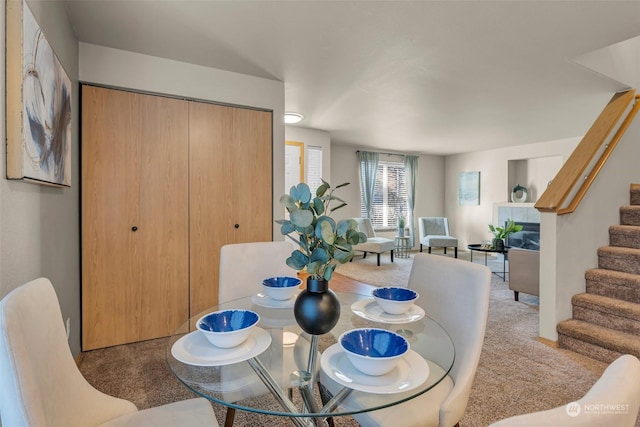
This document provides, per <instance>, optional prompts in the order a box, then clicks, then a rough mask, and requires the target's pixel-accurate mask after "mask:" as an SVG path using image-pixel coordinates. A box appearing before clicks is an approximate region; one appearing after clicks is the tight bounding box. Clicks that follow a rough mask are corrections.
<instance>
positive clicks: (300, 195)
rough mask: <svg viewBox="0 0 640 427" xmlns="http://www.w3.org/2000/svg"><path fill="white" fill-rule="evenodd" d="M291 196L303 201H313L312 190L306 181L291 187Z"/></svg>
mask: <svg viewBox="0 0 640 427" xmlns="http://www.w3.org/2000/svg"><path fill="white" fill-rule="evenodd" d="M291 197H293V198H294V199H295V200H298V201H300V202H301V203H309V202H310V201H311V190H310V189H309V186H308V185H307V184H305V183H304V182H301V183H300V184H298V185H296V186H295V187H292V188H291Z"/></svg>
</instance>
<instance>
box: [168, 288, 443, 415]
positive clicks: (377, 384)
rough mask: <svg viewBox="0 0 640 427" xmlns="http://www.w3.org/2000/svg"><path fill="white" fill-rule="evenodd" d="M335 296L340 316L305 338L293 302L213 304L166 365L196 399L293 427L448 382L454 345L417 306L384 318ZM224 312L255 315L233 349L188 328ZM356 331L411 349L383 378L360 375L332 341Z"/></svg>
mask: <svg viewBox="0 0 640 427" xmlns="http://www.w3.org/2000/svg"><path fill="white" fill-rule="evenodd" d="M336 294H337V296H338V298H339V300H340V304H341V310H340V319H339V321H338V323H337V324H336V326H335V327H334V328H333V329H332V330H331V332H329V333H327V334H325V335H321V336H317V335H308V334H306V333H305V332H303V331H302V330H301V329H300V327H299V326H298V325H297V323H296V320H295V318H294V315H293V303H294V300H295V297H294V298H292V299H291V300H286V301H275V300H271V299H270V298H269V297H267V296H266V295H264V294H262V293H258V294H255V295H253V296H251V297H245V298H240V299H236V300H233V301H229V302H227V303H224V304H220V305H217V306H214V307H211V308H210V309H208V310H205V311H203V312H202V313H199V314H197V315H195V316H193V317H192V318H191V319H189V320H188V321H187V322H185V323H184V324H183V325H182V326H181V328H179V329H178V331H176V333H175V334H174V335H173V336H172V337H171V338H170V340H169V344H168V347H167V352H166V358H167V363H168V365H169V368H170V370H171V372H172V373H173V374H174V375H175V376H176V378H177V379H178V380H179V381H180V382H181V383H182V384H184V385H185V386H186V387H187V388H189V389H190V390H191V391H193V392H195V393H196V394H198V395H200V396H203V397H205V398H207V399H209V400H211V401H214V402H217V403H219V404H222V405H225V406H227V407H229V408H234V409H237V410H243V411H250V412H255V413H262V414H268V415H276V416H282V417H289V418H290V420H291V421H292V422H293V424H294V425H296V426H298V427H302V426H319V425H325V420H326V419H328V418H332V417H339V416H346V415H353V414H356V413H361V412H368V411H374V410H376V409H381V408H386V407H390V406H393V405H397V404H399V403H402V402H405V401H408V400H410V399H413V398H415V397H416V396H419V395H421V394H423V393H425V392H427V391H428V390H430V389H432V388H433V387H434V386H436V385H437V384H438V383H439V382H440V381H442V380H443V379H444V378H445V377H446V375H447V374H448V372H449V370H450V369H451V367H452V365H453V361H454V358H455V351H454V346H453V342H452V341H451V338H450V337H449V335H448V334H447V332H446V331H445V330H444V329H443V328H442V327H441V326H440V325H439V324H438V323H437V322H435V321H434V320H433V319H431V318H429V316H428V313H425V312H424V310H423V309H422V308H420V307H419V306H417V305H413V306H412V308H411V309H410V310H409V311H408V312H406V313H405V314H400V315H389V314H386V313H384V312H383V311H382V310H381V309H380V308H379V307H378V305H377V303H376V302H375V300H374V299H373V297H371V296H370V295H360V294H355V293H347V292H336ZM423 297H426V296H423ZM224 309H249V310H253V311H255V312H257V313H258V314H259V315H260V322H259V323H258V326H257V327H255V328H254V330H253V331H252V333H251V335H250V336H249V338H248V339H247V340H246V341H245V342H244V343H242V344H240V345H239V346H237V347H234V348H231V349H220V348H217V347H215V346H213V345H212V344H210V343H209V342H208V341H207V340H206V338H205V337H204V336H203V334H202V333H201V332H199V331H197V330H194V329H195V328H194V325H195V322H196V321H197V320H198V319H199V318H200V317H201V316H203V315H204V314H206V313H210V312H213V311H217V310H224ZM355 328H381V329H387V330H392V331H394V332H397V333H399V334H401V335H403V336H404V337H405V338H406V339H407V340H408V342H409V345H410V351H409V352H408V353H407V354H406V355H405V356H404V357H403V358H402V359H401V360H400V362H399V363H398V365H397V366H396V367H395V368H394V369H393V370H392V371H390V372H389V373H387V374H384V375H381V376H369V375H365V374H362V373H361V372H360V371H358V369H357V368H356V367H354V366H353V365H352V364H351V362H350V361H349V360H348V359H347V357H346V355H345V354H344V352H343V350H342V349H341V348H340V346H339V344H338V338H339V336H340V335H341V334H342V333H344V332H346V331H349V330H351V329H355Z"/></svg>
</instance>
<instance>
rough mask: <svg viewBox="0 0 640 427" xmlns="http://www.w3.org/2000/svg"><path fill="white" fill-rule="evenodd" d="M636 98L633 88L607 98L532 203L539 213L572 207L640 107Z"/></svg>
mask: <svg viewBox="0 0 640 427" xmlns="http://www.w3.org/2000/svg"><path fill="white" fill-rule="evenodd" d="M634 99H635V100H636V102H635V103H634V105H633V107H632V108H631V110H630V111H629V113H628V114H627V116H626V118H625V119H624V121H623V122H622V124H620V126H619V127H618V129H617V131H616V133H615V135H614V136H613V137H612V138H611V140H610V141H609V142H608V143H607V139H608V137H609V135H610V134H611V132H612V131H613V130H614V129H615V127H616V125H617V124H618V123H619V122H620V119H621V117H622V116H623V114H624V113H625V111H627V110H628V108H629V105H630V104H631V103H632V102H633V101H634ZM639 100H640V96H636V95H635V90H633V89H631V90H628V91H626V92H618V93H616V94H615V95H614V96H613V98H611V100H610V101H609V103H608V104H607V106H606V107H605V108H604V110H603V111H602V113H600V115H599V116H598V118H597V119H596V121H595V122H594V123H593V125H592V126H591V128H590V129H589V131H588V132H587V133H586V134H585V136H584V137H583V138H582V141H580V143H579V144H578V146H577V147H576V148H575V150H574V151H573V153H572V154H571V156H569V158H568V159H567V161H566V162H565V164H564V165H563V166H562V168H561V169H560V171H558V173H557V174H556V176H555V178H554V179H553V181H551V183H550V184H549V186H548V187H547V189H546V190H545V192H544V193H543V194H542V196H540V198H539V199H538V201H537V202H536V204H535V205H534V206H535V208H536V209H538V210H539V211H540V212H554V213H556V214H557V215H564V214H568V213H571V212H574V211H575V210H576V208H577V207H578V205H579V204H580V202H581V201H582V199H583V197H584V196H585V194H586V193H587V191H588V189H589V187H591V184H592V183H593V182H594V181H595V179H596V176H598V173H599V172H600V170H601V169H602V167H603V166H604V164H605V163H606V161H607V159H608V158H609V156H610V155H611V153H612V152H613V150H614V149H615V147H616V145H617V144H618V142H619V141H620V139H621V138H622V136H623V135H624V133H625V131H626V130H627V128H628V127H629V124H630V123H631V122H632V121H633V118H634V117H635V115H636V113H637V112H638V109H639V108H640V102H638V101H639ZM603 147H604V150H603V151H602V154H601V155H600V157H599V158H598V159H595V163H594V157H595V156H596V154H597V153H598V151H601V150H602V149H603ZM592 164H593V166H592V167H591V169H590V171H589V173H588V175H587V176H585V177H584V180H583V182H582V184H581V185H580V187H579V188H578V189H577V191H575V193H574V194H573V197H572V199H571V201H570V202H569V203H568V204H567V206H566V207H563V206H564V203H565V201H566V200H567V199H568V198H569V196H571V195H572V192H573V191H574V188H575V187H576V184H577V183H578V181H579V180H580V178H581V177H582V176H583V174H584V173H585V171H586V170H587V168H588V167H589V166H590V165H592Z"/></svg>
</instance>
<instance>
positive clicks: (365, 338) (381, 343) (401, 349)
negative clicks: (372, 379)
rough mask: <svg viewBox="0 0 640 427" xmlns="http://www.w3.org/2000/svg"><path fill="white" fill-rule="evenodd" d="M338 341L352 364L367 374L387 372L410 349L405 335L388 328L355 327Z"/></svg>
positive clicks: (375, 374) (376, 374)
mask: <svg viewBox="0 0 640 427" xmlns="http://www.w3.org/2000/svg"><path fill="white" fill-rule="evenodd" d="M338 342H339V343H340V347H342V349H343V350H344V352H345V354H346V355H347V358H348V359H349V361H350V362H351V364H352V365H353V366H355V368H356V369H358V370H359V371H360V372H362V373H363V374H365V375H373V376H378V375H384V374H386V373H387V372H389V371H391V370H392V369H393V368H395V367H396V365H397V364H398V361H399V360H400V359H401V358H402V357H403V356H404V355H405V354H406V353H407V352H408V351H409V342H408V341H407V340H406V338H405V337H403V336H402V335H400V334H397V333H395V332H392V331H388V330H386V329H377V328H359V329H353V330H351V331H347V332H345V333H343V334H342V335H340V338H339V339H338Z"/></svg>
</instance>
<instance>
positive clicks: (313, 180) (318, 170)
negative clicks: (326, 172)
mask: <svg viewBox="0 0 640 427" xmlns="http://www.w3.org/2000/svg"><path fill="white" fill-rule="evenodd" d="M320 178H322V147H316V146H314V145H309V146H308V147H307V185H308V186H309V188H310V189H311V194H313V195H315V194H316V189H317V188H318V187H319V186H320V184H322V181H321V180H320Z"/></svg>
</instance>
